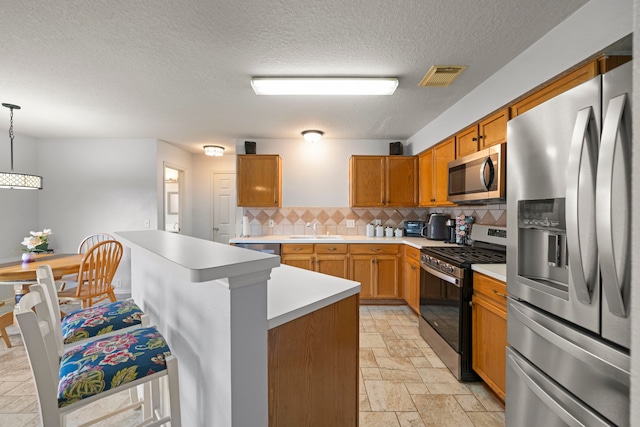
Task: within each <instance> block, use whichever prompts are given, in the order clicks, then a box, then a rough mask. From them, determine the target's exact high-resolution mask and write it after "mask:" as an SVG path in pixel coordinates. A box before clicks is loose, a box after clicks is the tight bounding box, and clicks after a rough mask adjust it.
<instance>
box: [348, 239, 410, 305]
mask: <svg viewBox="0 0 640 427" xmlns="http://www.w3.org/2000/svg"><path fill="white" fill-rule="evenodd" d="M398 249H399V246H398V245H394V244H382V245H376V244H359V245H350V250H349V252H350V254H351V255H350V258H351V261H350V264H351V268H350V272H351V275H350V278H351V280H355V281H356V282H360V283H361V288H360V298H362V299H397V298H398V297H399V288H398V284H399V283H400V280H401V279H402V276H401V273H400V253H399V252H398Z"/></svg>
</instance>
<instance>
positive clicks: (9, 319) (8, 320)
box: [0, 311, 13, 348]
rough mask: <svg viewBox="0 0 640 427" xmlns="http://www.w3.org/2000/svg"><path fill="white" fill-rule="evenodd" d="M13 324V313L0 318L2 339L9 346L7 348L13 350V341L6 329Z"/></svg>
mask: <svg viewBox="0 0 640 427" xmlns="http://www.w3.org/2000/svg"><path fill="white" fill-rule="evenodd" d="M12 324H13V313H12V312H11V311H10V312H8V313H5V314H3V315H2V316H0V334H1V335H2V339H3V341H4V343H5V344H6V345H7V348H11V341H10V340H9V334H7V330H6V329H5V328H6V327H7V326H9V325H12Z"/></svg>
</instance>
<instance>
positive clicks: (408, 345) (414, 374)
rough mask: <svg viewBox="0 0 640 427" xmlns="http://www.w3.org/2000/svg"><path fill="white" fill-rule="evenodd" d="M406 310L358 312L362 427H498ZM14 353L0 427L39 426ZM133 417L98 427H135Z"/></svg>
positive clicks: (490, 400)
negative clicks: (451, 370)
mask: <svg viewBox="0 0 640 427" xmlns="http://www.w3.org/2000/svg"><path fill="white" fill-rule="evenodd" d="M417 325H418V321H417V316H415V315H414V314H413V312H411V310H410V309H409V308H408V307H406V306H362V307H361V308H360V374H361V375H360V427H378V426H380V427H382V426H385V427H386V426H389V427H391V426H397V427H405V426H412V427H417V426H420V427H422V426H425V427H426V426H438V427H446V426H452V427H460V426H470V427H473V426H475V427H485V426H486V427H493V426H504V408H503V406H502V405H501V404H500V403H499V402H498V401H497V400H496V399H495V398H494V397H493V396H492V395H491V394H490V393H489V392H487V391H486V389H485V388H484V386H483V385H482V384H481V383H459V382H458V381H456V379H455V378H454V377H453V376H452V375H451V373H450V372H449V370H448V369H447V368H445V367H444V365H443V364H442V362H441V361H440V359H439V358H438V356H436V355H435V353H434V352H433V350H431V348H429V346H428V345H427V343H425V342H424V340H422V338H421V337H420V335H419V333H418V326H417ZM8 332H9V335H10V338H11V342H12V344H13V345H14V346H13V347H12V348H11V349H7V348H6V347H5V346H4V344H3V343H1V342H0V427H20V426H38V425H39V416H38V403H37V399H36V394H35V388H34V385H33V381H32V378H31V370H30V369H29V366H28V363H27V359H26V355H25V352H24V347H23V345H22V340H21V338H20V332H19V331H18V329H17V328H15V327H10V328H8ZM127 401H128V394H126V393H125V394H122V393H121V394H119V395H115V396H113V397H111V398H109V399H105V401H103V402H99V403H98V404H97V407H96V406H94V407H90V408H88V409H87V410H83V411H78V412H77V413H76V414H74V417H73V418H72V419H70V420H69V423H68V425H69V426H74V425H78V424H79V423H81V422H82V421H84V420H86V419H87V418H86V417H87V415H88V414H89V413H91V415H92V416H95V415H96V414H97V413H99V412H100V411H104V410H105V409H106V408H108V407H110V406H112V405H117V404H119V403H120V402H127ZM140 418H141V415H140V412H139V411H134V412H131V411H130V412H128V413H125V414H121V415H119V416H118V417H117V418H112V419H110V420H108V421H105V422H103V423H100V424H97V425H99V426H105V427H106V426H115V425H117V426H122V427H126V426H133V425H135V424H136V422H139V421H140Z"/></svg>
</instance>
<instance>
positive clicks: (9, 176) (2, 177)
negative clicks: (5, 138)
mask: <svg viewBox="0 0 640 427" xmlns="http://www.w3.org/2000/svg"><path fill="white" fill-rule="evenodd" d="M2 106H3V107H7V108H8V109H9V110H11V115H10V121H9V140H10V141H11V172H0V188H8V189H12V190H42V177H41V176H38V175H28V174H23V173H15V172H14V171H13V110H19V109H20V106H18V105H14V104H5V103H2Z"/></svg>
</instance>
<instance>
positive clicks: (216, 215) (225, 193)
mask: <svg viewBox="0 0 640 427" xmlns="http://www.w3.org/2000/svg"><path fill="white" fill-rule="evenodd" d="M235 200H236V176H235V174H233V173H214V174H213V209H212V212H213V229H212V231H213V233H212V240H213V241H214V242H218V243H224V244H227V245H228V244H229V239H230V238H232V237H235V229H236V218H235V210H236V205H235Z"/></svg>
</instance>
